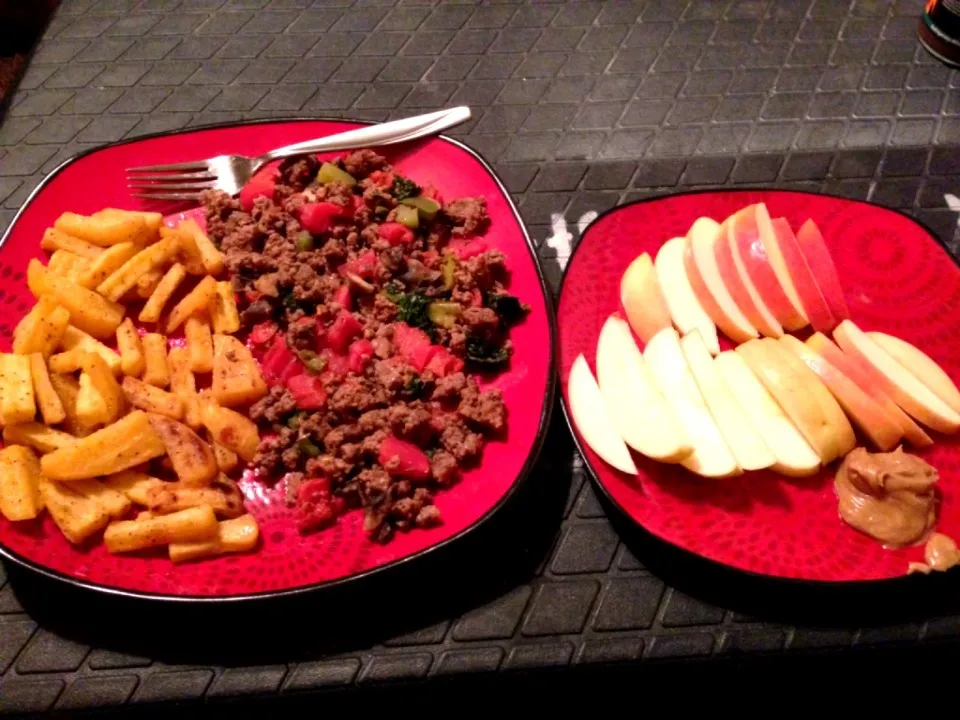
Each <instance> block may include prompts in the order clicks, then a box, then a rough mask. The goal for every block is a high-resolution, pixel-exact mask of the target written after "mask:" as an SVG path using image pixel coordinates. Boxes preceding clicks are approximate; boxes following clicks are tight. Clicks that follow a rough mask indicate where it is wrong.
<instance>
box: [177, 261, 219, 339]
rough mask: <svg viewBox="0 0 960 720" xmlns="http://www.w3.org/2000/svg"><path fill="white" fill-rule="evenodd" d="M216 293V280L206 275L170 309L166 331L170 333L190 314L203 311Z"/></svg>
mask: <svg viewBox="0 0 960 720" xmlns="http://www.w3.org/2000/svg"><path fill="white" fill-rule="evenodd" d="M216 294H217V281H216V280H214V279H213V278H212V277H210V276H209V275H207V276H206V277H205V278H203V280H201V281H200V282H199V283H197V286H196V287H195V288H194V289H193V290H191V291H190V292H189V293H187V294H186V296H184V298H183V299H182V300H181V301H180V302H178V303H177V304H176V306H175V307H174V308H173V310H171V311H170V317H169V318H167V332H168V333H172V332H173V331H174V330H176V329H177V328H178V327H180V326H181V325H182V324H183V323H184V321H185V320H186V319H187V318H188V317H190V316H191V315H196V314H198V313H201V312H204V311H205V310H206V309H207V306H209V305H210V302H211V300H213V298H214V297H215V296H216Z"/></svg>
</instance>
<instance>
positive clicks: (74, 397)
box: [50, 373, 96, 438]
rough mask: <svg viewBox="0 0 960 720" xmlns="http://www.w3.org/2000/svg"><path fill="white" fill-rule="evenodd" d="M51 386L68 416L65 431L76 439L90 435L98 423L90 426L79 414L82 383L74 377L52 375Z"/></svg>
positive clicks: (64, 423) (64, 426)
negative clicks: (78, 407)
mask: <svg viewBox="0 0 960 720" xmlns="http://www.w3.org/2000/svg"><path fill="white" fill-rule="evenodd" d="M50 384H51V385H53V389H54V390H55V391H56V393H57V395H58V396H59V397H60V402H62V403H63V411H64V412H65V413H66V414H67V417H66V419H65V420H64V421H63V429H64V430H66V431H67V432H68V433H70V434H71V435H73V436H74V437H78V438H80V437H84V436H86V435H89V434H90V431H91V430H93V428H94V427H96V423H94V424H90V423H88V422H87V421H86V420H85V419H84V418H83V417H81V416H80V413H79V412H77V401H78V400H79V397H80V383H79V382H77V380H76V378H74V377H73V376H72V375H60V374H58V373H51V375H50Z"/></svg>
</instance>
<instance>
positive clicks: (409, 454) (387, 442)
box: [378, 435, 430, 480]
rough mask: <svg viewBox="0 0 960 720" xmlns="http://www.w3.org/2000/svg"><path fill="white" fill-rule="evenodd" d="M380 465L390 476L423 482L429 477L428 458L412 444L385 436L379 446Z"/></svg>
mask: <svg viewBox="0 0 960 720" xmlns="http://www.w3.org/2000/svg"><path fill="white" fill-rule="evenodd" d="M378 459H379V461H380V464H381V465H382V466H383V467H384V468H385V469H386V471H387V472H388V473H390V474H391V475H400V476H402V477H408V478H413V479H416V480H425V479H427V478H428V477H430V458H428V457H427V455H426V453H424V452H423V450H421V449H420V448H418V447H417V446H416V445H414V444H413V443H409V442H407V441H405V440H401V439H400V438H397V437H395V436H393V435H387V437H385V438H384V440H383V443H382V444H381V445H380V455H379V458H378Z"/></svg>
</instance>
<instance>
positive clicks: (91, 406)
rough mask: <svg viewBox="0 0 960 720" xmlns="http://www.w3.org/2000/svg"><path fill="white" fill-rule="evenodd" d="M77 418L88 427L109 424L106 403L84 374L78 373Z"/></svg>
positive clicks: (108, 412)
mask: <svg viewBox="0 0 960 720" xmlns="http://www.w3.org/2000/svg"><path fill="white" fill-rule="evenodd" d="M77 416H78V417H79V418H80V421H81V422H83V423H84V424H86V425H87V426H88V427H94V426H96V425H103V424H104V423H107V422H109V417H110V410H109V408H108V407H107V401H106V399H105V398H104V397H103V395H101V394H100V392H99V391H98V390H97V387H96V386H95V385H94V384H93V380H92V379H91V377H90V376H89V375H87V374H86V373H80V391H79V392H78V393H77Z"/></svg>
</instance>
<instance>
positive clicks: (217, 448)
mask: <svg viewBox="0 0 960 720" xmlns="http://www.w3.org/2000/svg"><path fill="white" fill-rule="evenodd" d="M211 446H212V447H213V456H214V457H215V458H216V459H217V467H218V468H220V472H222V473H229V472H232V471H233V470H235V469H236V468H237V466H238V465H239V464H240V458H239V457H237V454H236V453H235V452H234V451H233V450H231V449H230V448H225V447H224V446H223V445H221V444H220V443H218V442H215V441H213V440H211Z"/></svg>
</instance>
